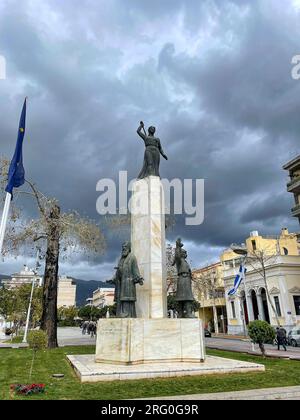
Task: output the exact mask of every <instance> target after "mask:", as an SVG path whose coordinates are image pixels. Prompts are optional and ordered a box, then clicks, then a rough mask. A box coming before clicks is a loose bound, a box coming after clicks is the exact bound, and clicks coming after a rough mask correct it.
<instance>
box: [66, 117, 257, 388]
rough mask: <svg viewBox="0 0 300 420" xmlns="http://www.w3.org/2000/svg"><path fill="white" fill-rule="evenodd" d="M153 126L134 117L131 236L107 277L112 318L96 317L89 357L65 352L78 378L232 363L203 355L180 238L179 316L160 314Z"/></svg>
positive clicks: (160, 207)
mask: <svg viewBox="0 0 300 420" xmlns="http://www.w3.org/2000/svg"><path fill="white" fill-rule="evenodd" d="M155 132H156V130H155V127H150V128H149V130H148V135H147V134H146V132H145V129H144V124H143V123H142V122H141V123H140V126H139V128H138V130H137V133H138V135H139V136H140V137H141V138H142V139H143V140H144V142H145V146H146V150H145V157H144V163H143V168H142V170H141V172H140V174H139V176H138V179H137V180H136V182H135V183H134V185H133V189H132V198H131V242H127V243H125V244H123V247H122V255H121V259H120V261H119V264H118V267H117V271H116V274H115V277H114V279H113V280H112V282H113V283H115V285H116V296H115V300H116V303H117V317H116V318H112V317H111V318H108V319H100V320H99V322H98V328H97V343H96V355H95V357H91V356H90V355H88V356H68V358H69V360H70V362H71V363H72V365H73V366H74V368H75V370H76V372H77V373H78V375H79V376H80V377H81V380H82V382H94V381H104V380H114V379H118V380H121V379H137V378H149V377H168V376H183V375H199V374H203V373H216V372H218V371H220V370H222V372H231V371H233V370H234V366H233V362H232V361H224V359H220V358H211V357H210V358H208V360H207V359H206V356H205V346H204V331H203V326H202V322H201V320H200V319H197V318H195V316H194V314H193V311H192V303H193V300H194V297H193V292H192V279H191V269H190V267H189V265H188V263H187V261H186V257H187V252H186V251H185V250H184V249H183V244H182V242H181V239H178V240H177V242H176V251H175V258H174V265H176V268H177V273H178V281H177V292H176V297H175V298H176V300H177V301H178V303H179V305H180V311H179V318H172V319H170V318H168V316H167V282H166V245H165V242H166V241H165V204H164V192H163V187H162V184H161V181H160V175H159V166H160V156H163V157H164V158H165V159H166V160H167V159H168V158H167V156H166V155H165V153H164V151H163V149H162V146H161V142H160V139H159V138H157V137H155ZM217 359H218V360H217ZM204 362H205V363H204ZM235 363H236V362H235ZM237 368H239V369H240V370H239V371H251V370H257V369H258V370H263V367H261V366H259V365H253V364H247V363H246V364H245V363H244V362H243V363H241V362H238V364H236V365H235V369H237Z"/></svg>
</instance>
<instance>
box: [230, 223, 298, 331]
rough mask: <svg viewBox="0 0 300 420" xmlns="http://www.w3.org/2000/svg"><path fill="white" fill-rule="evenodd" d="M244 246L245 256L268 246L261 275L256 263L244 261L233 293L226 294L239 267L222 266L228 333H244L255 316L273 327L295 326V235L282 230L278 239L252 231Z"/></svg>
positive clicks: (296, 268)
mask: <svg viewBox="0 0 300 420" xmlns="http://www.w3.org/2000/svg"><path fill="white" fill-rule="evenodd" d="M246 246H247V249H248V253H249V255H251V250H252V251H253V250H254V248H255V250H256V249H263V247H265V248H264V249H268V257H266V261H265V277H264V275H263V271H262V267H261V265H260V264H259V263H258V262H255V263H251V264H249V263H248V264H246V266H247V273H246V278H245V281H243V282H242V284H241V286H240V288H239V290H238V292H237V294H236V295H234V296H228V292H229V290H230V289H232V286H233V282H234V278H235V276H236V274H237V272H238V269H239V267H238V266H237V265H236V264H232V265H231V266H230V265H228V266H224V286H225V297H226V309H227V317H228V333H229V334H234V335H239V334H245V333H246V331H247V325H248V324H249V322H250V321H253V320H258V319H260V320H265V321H267V322H269V323H270V324H271V325H273V326H274V327H276V326H277V325H278V322H279V323H280V324H281V325H282V326H284V327H285V328H286V329H287V330H290V329H292V327H294V326H295V325H299V324H300V256H299V252H298V242H297V238H296V235H293V234H289V233H288V231H287V230H286V229H283V230H282V233H281V235H280V236H279V237H278V238H271V237H269V238H266V237H262V236H260V235H258V233H257V232H253V233H252V234H251V236H250V238H248V240H247V241H246ZM267 292H268V293H269V296H270V300H271V302H272V305H271V303H270V300H269V299H268V297H267ZM272 306H273V308H274V309H275V312H276V313H274V310H273V308H272ZM277 320H278V322H277Z"/></svg>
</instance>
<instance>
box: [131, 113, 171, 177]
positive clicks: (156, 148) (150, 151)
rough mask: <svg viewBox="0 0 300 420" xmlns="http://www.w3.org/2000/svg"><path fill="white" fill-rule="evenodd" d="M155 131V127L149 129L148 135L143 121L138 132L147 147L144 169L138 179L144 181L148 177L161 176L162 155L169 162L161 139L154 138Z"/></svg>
mask: <svg viewBox="0 0 300 420" xmlns="http://www.w3.org/2000/svg"><path fill="white" fill-rule="evenodd" d="M142 131H144V132H142ZM155 131H156V129H155V127H149V129H148V135H147V134H146V131H145V126H144V123H143V121H141V123H140V126H139V128H138V130H137V133H138V135H139V136H140V137H141V138H142V139H143V140H144V142H145V146H146V150H145V157H144V165H143V169H142V170H141V172H140V174H139V176H138V179H143V178H146V177H147V176H160V175H159V164H160V155H162V156H163V157H164V158H165V159H166V160H168V158H167V156H166V155H165V154H164V151H163V149H162V147H161V144H160V139H159V138H158V137H155V136H154V135H155Z"/></svg>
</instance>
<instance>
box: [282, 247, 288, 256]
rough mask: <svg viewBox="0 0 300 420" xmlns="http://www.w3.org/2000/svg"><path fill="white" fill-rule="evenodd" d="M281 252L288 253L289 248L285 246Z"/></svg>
mask: <svg viewBox="0 0 300 420" xmlns="http://www.w3.org/2000/svg"><path fill="white" fill-rule="evenodd" d="M283 252H284V255H289V250H288V249H287V248H285V247H283Z"/></svg>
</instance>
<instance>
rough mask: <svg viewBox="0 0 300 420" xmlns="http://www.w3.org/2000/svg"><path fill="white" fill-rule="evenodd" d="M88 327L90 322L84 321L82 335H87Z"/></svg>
mask: <svg viewBox="0 0 300 420" xmlns="http://www.w3.org/2000/svg"><path fill="white" fill-rule="evenodd" d="M87 327H88V321H84V323H83V324H82V335H85V334H86V332H87Z"/></svg>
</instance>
